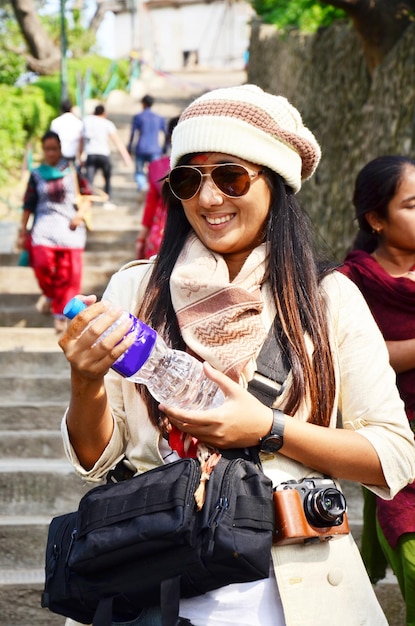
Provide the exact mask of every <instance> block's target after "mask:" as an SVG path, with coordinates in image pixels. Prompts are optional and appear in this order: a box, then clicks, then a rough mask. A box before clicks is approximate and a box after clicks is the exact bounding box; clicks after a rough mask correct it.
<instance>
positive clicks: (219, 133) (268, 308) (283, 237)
mask: <svg viewBox="0 0 415 626" xmlns="http://www.w3.org/2000/svg"><path fill="white" fill-rule="evenodd" d="M319 159H320V148H319V145H318V143H317V140H316V139H315V137H314V135H313V134H312V133H311V131H310V130H308V128H307V127H306V126H305V125H304V123H303V121H302V118H301V115H300V113H299V112H298V111H297V109H295V108H294V107H293V106H292V105H291V104H290V103H289V102H288V101H287V100H286V99H285V98H284V97H282V96H275V95H272V94H268V93H265V92H264V91H262V90H261V89H260V88H259V87H257V86H255V85H241V86H238V87H228V88H224V89H218V90H214V91H211V92H208V93H206V94H204V95H203V96H201V97H199V98H197V99H196V100H195V101H194V102H192V103H191V104H190V105H189V106H188V107H187V108H186V109H185V110H184V112H183V113H182V115H181V117H180V120H179V122H178V124H177V126H176V128H175V130H174V132H173V135H172V150H171V167H172V170H171V173H170V175H169V176H168V177H167V179H166V181H165V183H164V185H163V198H164V201H165V204H166V206H167V221H166V225H165V231H164V238H163V241H162V243H161V247H160V251H159V254H158V256H157V258H156V259H153V260H152V261H151V262H150V264H149V266H148V265H143V264H139V265H134V264H132V265H129V266H127V267H125V268H122V270H121V271H119V272H118V273H117V274H115V275H114V276H113V277H112V279H111V281H110V283H109V285H108V287H107V289H106V291H105V294H104V301H103V302H100V303H93V300H94V298H93V297H92V296H91V297H86V296H84V300H85V301H86V303H87V304H90V306H89V307H88V308H87V309H86V310H85V311H84V312H83V314H82V315H83V317H82V318H81V319H78V320H77V319H76V318H75V320H73V321H72V322H71V323H70V325H69V327H68V329H67V331H66V333H65V335H64V336H63V337H62V339H61V340H60V345H61V347H62V349H63V350H64V351H65V354H66V357H67V358H68V360H69V362H70V363H71V368H72V376H71V384H72V393H71V401H70V405H69V408H68V411H67V413H66V415H65V418H64V420H63V424H62V432H63V436H64V443H65V449H66V452H67V454H68V457H69V458H70V459H71V461H72V463H73V465H74V467H75V469H76V471H77V472H78V473H79V475H81V476H82V477H84V478H85V479H87V480H91V481H96V480H101V479H102V478H104V477H105V476H106V475H107V473H108V472H109V470H111V468H112V467H113V466H114V465H115V464H116V463H117V462H118V461H119V459H121V458H123V457H126V458H127V460H128V464H129V467H132V468H133V469H134V470H135V471H136V472H138V473H141V472H144V471H146V470H148V469H151V468H152V467H155V466H158V465H160V464H162V463H168V462H170V461H173V460H177V459H178V458H179V457H178V455H179V454H181V455H183V454H184V455H186V454H187V455H188V456H190V455H191V454H196V456H197V458H198V459H199V460H200V462H201V466H202V471H203V473H204V474H205V473H207V472H208V471H209V470H210V471H213V472H214V471H215V469H213V470H212V459H215V458H217V456H218V455H223V456H225V457H226V456H229V457H232V458H234V457H235V456H240V455H241V454H242V455H243V454H248V453H249V450H248V451H247V450H246V449H247V448H250V449H251V452H252V449H253V450H254V452H252V454H253V458H255V459H256V460H258V455H259V457H260V459H261V461H262V466H263V470H264V472H265V473H266V474H267V476H269V478H271V480H272V481H273V484H274V486H275V487H276V488H278V487H279V488H280V489H279V493H282V492H283V491H284V487H283V486H282V483H284V484H286V481H287V480H288V481H291V482H290V484H291V485H292V484H294V483H295V484H297V483H298V482H301V481H302V479H303V478H304V477H308V478H310V477H315V479H316V481H317V482H319V481H320V480H321V479H322V478H323V477H324V476H325V477H333V480H337V479H338V478H345V479H349V480H354V481H358V482H359V483H363V482H365V484H367V485H368V488H369V489H371V490H372V491H373V492H375V493H376V494H377V495H379V496H380V497H383V498H392V497H393V496H394V495H395V494H396V493H397V492H398V491H399V489H401V488H402V487H403V486H404V485H406V484H407V483H408V482H409V481H411V480H412V479H413V478H414V475H415V454H414V452H415V445H414V440H413V436H412V433H411V430H410V428H409V426H408V423H407V420H406V417H405V413H404V410H403V405H402V402H401V400H400V398H399V395H398V392H397V389H396V387H395V377H394V372H393V371H392V370H391V368H390V366H389V362H388V355H387V351H386V348H385V344H384V341H383V339H382V336H381V334H380V332H379V329H378V328H377V326H376V324H375V322H374V320H373V318H372V316H371V315H370V312H369V310H368V308H367V306H366V303H365V301H364V299H363V297H362V295H361V294H360V292H359V290H358V289H357V288H356V287H355V286H354V285H353V283H352V282H351V281H349V280H348V279H347V278H345V277H344V276H342V275H341V274H339V273H338V272H335V271H329V269H328V267H327V266H326V267H322V266H321V264H320V263H318V262H317V260H316V258H315V257H314V254H313V241H312V229H311V227H310V223H309V219H308V217H307V215H306V213H305V212H304V211H303V210H302V208H301V207H300V205H299V203H298V201H297V199H296V197H295V194H296V192H297V191H299V190H300V188H301V185H302V184H303V182H304V181H305V180H306V179H307V178H309V177H310V176H311V175H312V174H313V172H314V170H315V169H316V167H317V165H318V162H319ZM118 307H122V308H124V309H127V310H129V311H131V312H133V313H135V314H136V315H138V317H140V318H141V319H142V320H143V321H144V322H145V323H146V324H148V325H149V326H151V327H152V328H154V329H156V331H157V332H158V333H159V334H160V335H161V336H162V337H163V338H164V339H165V340H166V342H167V344H168V345H169V346H171V347H173V348H176V349H181V350H186V351H188V352H190V353H191V354H193V355H194V356H196V357H197V358H199V359H200V360H201V361H206V362H207V363H206V364H205V366H204V369H205V373H206V375H207V376H208V377H209V378H210V379H211V380H213V381H214V382H216V383H217V384H218V385H219V387H220V388H221V390H222V392H223V395H224V396H225V401H224V402H223V403H222V404H221V406H220V407H217V408H209V409H206V410H204V411H193V410H185V409H173V408H172V407H171V406H169V405H168V403H166V405H165V406H164V405H158V403H157V402H156V401H155V400H154V399H153V398H152V397H151V396H150V394H149V392H148V391H147V389H146V388H145V387H144V386H135V385H133V384H131V383H130V382H128V381H126V380H122V379H121V378H120V377H119V376H117V375H116V374H115V373H113V372H112V370H110V371H109V368H110V367H111V365H112V364H113V363H114V361H115V360H116V359H117V358H118V357H119V356H120V355H121V354H122V353H123V352H125V351H126V350H128V348H129V345H130V340H127V341H122V342H120V338H121V337H122V335H121V333H123V334H124V333H125V331H126V330H127V329H126V328H122V327H121V326H120V327H119V328H120V330H119V331H118V332H117V331H112V332H109V333H108V334H107V335H106V337H105V341H101V342H99V344H97V343H96V335H97V332H100V333H101V332H103V331H104V330H105V329H108V328H110V327H111V325H112V324H113V323H114V321H115V320H116V319H117V317H119V315H120V309H119V308H118ZM268 338H270V339H271V340H272V343H271V345H272V349H271V350H270V351H269V359H267V366H268V369H267V373H266V375H264V376H262V380H264V385H265V387H267V388H268V387H271V388H272V389H273V390H274V393H273V395H272V398H267V403H266V404H265V403H261V402H260V401H259V400H258V399H257V397H256V396H255V395H254V393H253V392H252V393H250V391H251V389H252V387H253V385H252V384H251V385H249V387H248V383H251V381H253V380H254V381H255V380H258V376H259V374H258V372H257V370H260V369H261V368H260V365H259V361H260V359H259V354H260V353H262V352H263V351H262V347H263V345H264V343H265V344H266V345H267V346H268ZM368 360H369V361H370V362H371V363H373V366H372V367H371V368H368V367H367V362H368ZM208 364H209V365H208ZM281 364H283V365H284V367H281ZM281 370H283V371H284V376H283V379H282V380H281V383H283V384H282V386H281V389H280V388H279V385H277V387H275V386H274V385H273V383H275V381H278V382H279V379H278V378H275V372H276V371H281ZM261 372H262V370H261ZM287 372H289V373H288V376H287ZM268 377H269V378H268ZM285 377H286V379H285V380H284V378H285ZM269 379H271V380H269ZM247 388H248V389H249V391H248V389H247ZM276 389H278V391H277V390H276ZM338 424H341V426H342V427H341V428H338V427H337V426H338ZM171 425H173V426H175V427H176V428H175V429H173V432H175V433H176V435H177V432H179V435H178V436H175V437H174V438H173V437H172V436H171V432H172V429H171ZM189 440H190V441H191V443H192V446H190V445H188V446H187V445H183V443H184V444H186V443H188V442H189ZM178 441H180V442H181V444H182V445H180V446H179V445H178ZM329 482H330V484H331V481H329ZM336 486H338V482H336ZM294 495H295V494H294ZM276 501H277V498H276ZM302 510H303V509H302V505H301V504H300V505H299V512H300V516H301V511H302ZM292 517H293V512H292V511H287V513H286V521H287V520H288V521H290V520H291V519H292ZM246 518H247V519H248V523H250V524H255V522H254V520H253V519H252V520H251V519H250V514H249V512H248V513H247V514H246ZM276 518H277V519H281V516H278V517H277V515H276ZM282 524H284V519H282ZM345 533H346V534H339V535H337V538H336V539H335V540H333V541H329V542H328V541H317V542H313V543H309V542H308V543H307V545H304V542H303V538H300V539H298V538H294V537H289V538H288V539H287V541H288V543H286V544H284V545H275V546H274V547H273V548H272V566H271V568H270V572H269V577H268V578H266V579H261V580H255V581H253V582H248V583H238V584H228V585H225V586H224V587H221V588H220V589H217V590H215V591H212V592H208V593H205V594H203V595H200V596H196V597H193V598H181V600H180V615H181V617H182V618H183V621H182V622H180V623H189V622H191V623H193V624H195V625H197V626H215V625H217V624H230V623H235V624H238V626H258V625H261V626H293V625H294V624H318V625H319V626H333V624H334V623H341V624H347V626H359V625H361V624H370V626H386V624H387V622H386V619H385V617H384V615H383V613H382V610H381V608H380V606H379V604H378V602H377V600H376V596H375V594H374V592H373V589H372V586H371V584H370V581H369V578H368V576H367V574H366V571H365V568H364V565H363V562H362V560H361V558H360V555H359V552H358V550H357V548H356V545H355V543H354V541H353V538H352V537H351V535H350V533H348V530H346V531H345ZM317 535H318V533H317ZM293 581H295V584H293ZM333 581H334V582H333ZM117 617H119V618H120V619H119V621H121V617H122V616H117ZM116 623H117V619H116V618H115V617H114V616H113V625H114V624H116ZM128 623H129V624H131V626H150V625H151V626H161V624H162V618H161V612H160V607H158V606H155V607H150V608H143V610H142V612H141V613H140V615H138V616H137V619H135V620H133V621H130V622H128Z"/></svg>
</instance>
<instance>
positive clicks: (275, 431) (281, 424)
mask: <svg viewBox="0 0 415 626" xmlns="http://www.w3.org/2000/svg"><path fill="white" fill-rule="evenodd" d="M272 413H273V418H274V419H273V421H272V428H271V432H270V433H269V434H268V435H265V437H262V439H260V440H259V449H260V451H261V452H278V450H281V448H282V446H283V444H284V428H285V415H284V413H283V412H282V411H280V410H279V409H272Z"/></svg>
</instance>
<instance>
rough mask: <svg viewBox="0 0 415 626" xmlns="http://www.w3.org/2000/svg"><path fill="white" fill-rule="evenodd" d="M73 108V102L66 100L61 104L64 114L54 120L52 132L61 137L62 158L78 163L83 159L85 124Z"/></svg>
mask: <svg viewBox="0 0 415 626" xmlns="http://www.w3.org/2000/svg"><path fill="white" fill-rule="evenodd" d="M72 108H73V107H72V102H71V100H64V101H63V102H62V104H61V111H62V113H61V115H59V116H58V117H55V119H54V120H52V122H51V125H50V130H53V131H54V132H55V133H57V134H58V135H59V139H60V142H61V147H62V156H63V157H64V158H65V159H67V160H68V161H78V160H80V158H81V138H82V128H83V124H82V120H81V119H80V118H79V117H78V116H77V115H75V113H74V112H73V110H72Z"/></svg>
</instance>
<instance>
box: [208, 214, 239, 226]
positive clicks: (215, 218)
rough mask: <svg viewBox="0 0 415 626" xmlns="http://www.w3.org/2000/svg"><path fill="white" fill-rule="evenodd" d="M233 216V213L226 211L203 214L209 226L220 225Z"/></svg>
mask: <svg viewBox="0 0 415 626" xmlns="http://www.w3.org/2000/svg"><path fill="white" fill-rule="evenodd" d="M234 217H235V213H227V214H226V215H205V216H204V218H205V220H206V221H207V223H208V224H209V225H210V226H213V227H215V226H222V225H223V224H227V223H228V222H230V221H231V220H233V218H234Z"/></svg>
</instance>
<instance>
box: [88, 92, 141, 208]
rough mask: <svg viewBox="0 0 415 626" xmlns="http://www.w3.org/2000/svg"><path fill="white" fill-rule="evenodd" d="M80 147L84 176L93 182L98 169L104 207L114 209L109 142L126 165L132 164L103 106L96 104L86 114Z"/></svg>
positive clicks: (91, 183)
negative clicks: (104, 198)
mask: <svg viewBox="0 0 415 626" xmlns="http://www.w3.org/2000/svg"><path fill="white" fill-rule="evenodd" d="M82 137H83V139H82V149H83V151H84V152H85V155H86V161H85V166H86V176H87V178H88V181H89V183H90V185H91V186H92V185H93V184H94V179H95V174H96V173H97V171H98V170H100V171H101V172H102V175H103V177H104V191H105V193H106V194H107V196H108V201H106V202H105V203H104V209H108V210H111V209H115V208H116V206H115V204H114V203H113V202H111V174H112V163H111V142H112V143H113V145H114V146H115V148H116V149H117V150H118V152H119V154H120V156H121V158H122V159H123V161H124V163H125V165H126V166H127V167H129V166H131V165H132V160H131V157H130V155H129V154H128V152H127V150H126V149H125V146H124V144H123V143H122V141H121V139H120V137H119V135H118V132H117V129H116V127H115V124H114V123H113V122H111V121H110V120H108V119H107V114H106V112H105V107H104V106H103V105H102V104H98V105H97V106H96V107H95V110H94V113H93V114H92V115H86V116H85V117H84V121H83V132H82Z"/></svg>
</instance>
